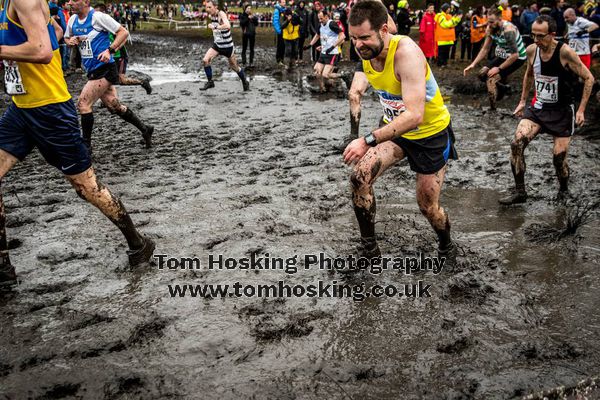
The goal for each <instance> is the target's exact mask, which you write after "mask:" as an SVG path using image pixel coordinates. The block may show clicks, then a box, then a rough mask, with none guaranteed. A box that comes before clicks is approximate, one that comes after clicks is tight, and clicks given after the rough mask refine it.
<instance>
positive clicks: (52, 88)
mask: <svg viewBox="0 0 600 400" xmlns="http://www.w3.org/2000/svg"><path fill="white" fill-rule="evenodd" d="M10 1H11V0H0V11H1V12H0V45H5V46H16V45H19V44H21V43H24V42H26V41H27V35H26V34H25V30H24V29H23V27H22V26H21V25H20V24H18V23H17V22H15V21H13V20H12V19H11V18H10V17H9V16H8V8H9V6H10ZM48 35H49V36H50V44H51V46H52V60H51V61H50V64H34V63H27V62H22V61H6V60H5V61H4V68H5V73H4V75H5V76H4V84H5V87H6V92H7V93H8V94H10V95H12V101H13V102H14V103H15V105H16V106H17V107H19V108H35V107H42V106H46V105H49V104H56V103H63V102H65V101H67V100H69V99H70V98H71V94H69V91H68V89H67V84H66V82H65V78H64V77H63V71H62V63H61V57H60V51H59V46H58V40H56V34H55V32H54V27H53V26H52V24H51V23H50V14H48Z"/></svg>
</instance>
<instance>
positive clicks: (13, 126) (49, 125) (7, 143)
mask: <svg viewBox="0 0 600 400" xmlns="http://www.w3.org/2000/svg"><path fill="white" fill-rule="evenodd" d="M34 147H37V148H38V150H39V151H40V153H42V156H44V158H45V159H46V161H48V163H49V164H50V165H54V166H55V167H56V168H58V169H59V170H61V172H62V173H63V174H65V175H76V174H79V173H81V172H83V171H85V170H86V169H88V168H89V167H91V166H92V159H91V157H90V154H89V151H88V148H87V147H86V145H85V143H84V142H83V139H82V137H81V130H80V129H79V119H78V118H77V111H76V110H75V105H74V104H73V101H72V100H68V101H65V102H64V103H57V104H49V105H47V106H42V107H36V108H18V107H17V106H15V104H14V103H12V102H11V103H10V105H9V106H8V108H7V109H6V111H5V112H4V114H3V115H2V117H1V118H0V149H2V150H4V151H6V152H8V153H10V154H12V155H13V156H15V157H16V158H18V159H19V160H21V161H22V160H24V159H25V157H26V156H27V155H28V154H29V153H31V150H33V148H34Z"/></svg>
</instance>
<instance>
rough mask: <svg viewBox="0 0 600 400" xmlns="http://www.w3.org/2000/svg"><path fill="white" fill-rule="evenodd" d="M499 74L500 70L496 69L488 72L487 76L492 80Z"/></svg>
mask: <svg viewBox="0 0 600 400" xmlns="http://www.w3.org/2000/svg"><path fill="white" fill-rule="evenodd" d="M499 73H500V68H498V67H494V68H491V69H490V70H489V71H488V73H487V76H488V78H491V77H492V76H494V75H498V74H499Z"/></svg>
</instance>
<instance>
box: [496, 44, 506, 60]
mask: <svg viewBox="0 0 600 400" xmlns="http://www.w3.org/2000/svg"><path fill="white" fill-rule="evenodd" d="M496 57H498V58H501V59H503V60H506V59H507V58H508V53H507V52H506V49H504V48H502V47H500V46H496Z"/></svg>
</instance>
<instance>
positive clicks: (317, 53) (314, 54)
mask: <svg viewBox="0 0 600 400" xmlns="http://www.w3.org/2000/svg"><path fill="white" fill-rule="evenodd" d="M320 45H321V43H319V42H317V43H315V44H313V46H312V47H311V48H310V55H311V58H312V61H313V62H317V61H319V56H320V55H321V52H320V51H317V47H319V46H320Z"/></svg>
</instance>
